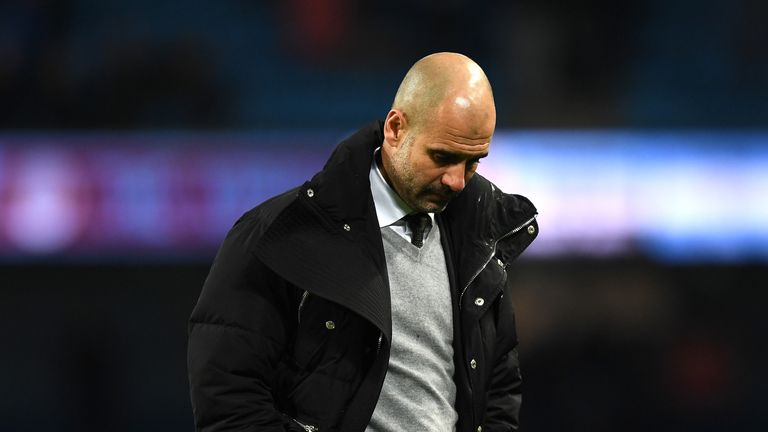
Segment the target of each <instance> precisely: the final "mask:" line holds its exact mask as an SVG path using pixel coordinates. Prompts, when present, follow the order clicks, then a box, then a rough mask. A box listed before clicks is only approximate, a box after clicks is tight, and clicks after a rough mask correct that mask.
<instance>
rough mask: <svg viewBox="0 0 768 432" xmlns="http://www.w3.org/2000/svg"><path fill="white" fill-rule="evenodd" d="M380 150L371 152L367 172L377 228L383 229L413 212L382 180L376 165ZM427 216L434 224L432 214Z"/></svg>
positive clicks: (382, 177)
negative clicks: (371, 159)
mask: <svg viewBox="0 0 768 432" xmlns="http://www.w3.org/2000/svg"><path fill="white" fill-rule="evenodd" d="M380 149H381V147H379V148H377V149H376V150H374V152H373V162H371V170H370V171H369V172H368V180H370V182H371V195H372V196H373V203H374V205H375V206H376V217H377V218H378V219H379V228H384V227H386V226H390V225H394V224H396V223H397V222H400V220H401V219H402V218H403V216H405V215H407V214H409V213H413V210H412V209H411V208H410V207H409V206H408V204H406V203H405V201H403V200H402V198H400V196H399V195H398V194H397V192H395V191H394V189H392V188H391V187H390V186H389V184H387V181H386V180H384V176H383V175H382V174H381V170H379V165H378V164H377V163H376V158H377V157H378V155H377V153H379V152H380ZM428 214H429V217H430V219H432V223H433V224H434V222H435V216H434V213H428Z"/></svg>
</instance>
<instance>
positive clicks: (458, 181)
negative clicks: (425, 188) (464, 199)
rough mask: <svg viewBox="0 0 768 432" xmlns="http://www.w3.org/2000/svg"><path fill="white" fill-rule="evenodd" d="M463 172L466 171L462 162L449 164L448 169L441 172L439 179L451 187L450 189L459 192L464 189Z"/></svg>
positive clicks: (464, 179)
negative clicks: (441, 175)
mask: <svg viewBox="0 0 768 432" xmlns="http://www.w3.org/2000/svg"><path fill="white" fill-rule="evenodd" d="M465 174H466V171H465V167H464V164H463V163H458V164H455V165H451V166H450V167H449V168H448V170H446V171H445V173H443V177H442V179H441V181H442V183H443V184H444V185H446V186H448V187H449V188H451V190H452V191H454V192H456V193H459V192H461V191H462V190H464V186H465V184H466V178H465Z"/></svg>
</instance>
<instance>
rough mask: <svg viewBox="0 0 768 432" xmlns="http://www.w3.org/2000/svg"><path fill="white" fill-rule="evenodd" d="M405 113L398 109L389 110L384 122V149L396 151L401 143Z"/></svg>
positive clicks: (404, 125)
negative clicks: (389, 148)
mask: <svg viewBox="0 0 768 432" xmlns="http://www.w3.org/2000/svg"><path fill="white" fill-rule="evenodd" d="M406 126H407V125H406V119H405V113H403V112H402V111H401V110H399V109H395V108H393V109H391V110H390V111H389V113H388V114H387V118H386V119H385V120H384V143H382V146H384V147H392V149H396V148H398V147H400V144H401V143H402V142H403V137H404V130H405V128H406Z"/></svg>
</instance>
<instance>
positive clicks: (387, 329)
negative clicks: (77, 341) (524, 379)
mask: <svg viewBox="0 0 768 432" xmlns="http://www.w3.org/2000/svg"><path fill="white" fill-rule="evenodd" d="M382 140H383V135H382V131H381V123H379V124H374V125H371V126H370V127H367V128H365V129H363V130H361V131H359V132H358V133H356V134H355V135H353V136H352V137H350V138H349V139H347V140H346V141H344V142H343V143H341V144H340V145H339V146H338V147H337V148H336V150H335V151H334V153H333V155H332V156H331V158H330V159H329V160H328V162H327V163H326V165H325V167H324V168H323V170H322V171H321V172H319V173H318V174H317V175H315V176H314V177H313V178H312V180H311V181H309V182H307V183H305V184H304V185H303V186H301V187H299V188H297V189H294V190H291V191H289V192H286V193H285V194H282V195H280V196H277V197H275V198H272V199H271V200H269V201H267V202H265V203H263V204H261V205H260V206H258V207H256V208H255V209H253V210H251V211H249V212H248V213H246V214H245V215H244V216H243V217H242V218H241V219H240V220H239V221H238V222H237V223H236V224H235V226H234V227H233V228H232V230H231V231H230V233H229V234H228V235H227V238H226V240H225V241H224V244H223V245H222V247H221V249H220V251H219V253H218V255H217V257H216V260H215V261H214V264H213V266H212V268H211V271H210V274H209V276H208V278H207V280H206V281H205V285H204V287H203V290H202V293H201V295H200V299H199V300H198V303H197V305H196V307H195V309H194V311H193V313H192V317H191V319H190V328H189V352H188V367H189V380H190V386H191V396H192V405H193V410H194V415H195V421H196V425H197V429H198V430H202V431H235V430H237V431H284V430H319V431H323V432H324V431H363V430H365V427H366V425H367V423H368V421H369V420H370V417H371V415H372V413H373V409H374V407H375V405H376V402H377V400H378V396H379V392H380V390H381V386H382V383H383V380H384V376H385V374H386V370H387V364H388V361H389V348H390V340H391V334H392V324H391V314H390V298H389V287H388V281H387V268H386V263H385V259H384V250H383V246H382V241H381V234H380V229H379V226H378V221H377V219H376V212H375V208H374V204H373V199H372V198H371V193H370V185H369V182H368V171H369V169H370V166H371V158H372V155H373V150H374V148H375V147H377V146H379V145H381V142H382ZM535 214H536V210H535V208H534V207H533V205H532V204H531V203H530V201H528V200H527V199H525V198H523V197H521V196H516V195H508V194H504V193H502V192H501V191H500V190H499V189H497V188H496V187H495V186H494V185H493V184H491V183H490V182H489V181H488V180H486V179H485V178H483V177H482V176H480V175H478V174H475V175H474V177H473V178H472V180H471V181H470V182H469V183H468V184H467V186H466V188H465V189H464V191H463V192H462V193H461V194H460V195H459V196H458V197H457V198H455V199H454V200H453V201H452V202H451V204H449V206H448V208H447V209H446V210H445V211H444V212H443V213H441V214H439V215H438V217H437V222H438V224H439V225H440V230H441V234H442V236H441V237H442V239H443V248H444V250H445V251H446V261H447V264H448V271H449V273H450V278H451V292H452V295H453V299H454V301H453V305H454V307H453V311H445V313H453V314H454V320H453V322H454V323H455V324H454V353H455V357H454V362H455V366H456V372H455V376H454V380H455V383H456V388H457V395H456V410H457V412H458V413H459V423H458V425H457V431H461V432H464V431H466V432H469V431H472V432H475V431H478V430H480V429H479V428H478V426H482V430H483V431H486V432H490V431H509V430H517V427H518V414H519V408H520V371H519V367H518V357H517V351H516V346H517V336H516V333H515V318H514V312H513V308H512V304H511V303H510V299H511V296H510V295H509V289H510V287H509V284H508V283H507V273H506V268H507V266H508V264H509V263H510V262H511V261H512V260H514V259H515V258H516V257H517V256H518V255H519V254H520V253H521V252H522V251H523V250H524V249H525V248H526V247H527V246H528V245H529V244H530V243H531V242H532V241H533V239H534V238H535V237H536V235H537V234H538V227H537V225H536V220H535ZM300 425H304V427H302V426H300ZM313 428H314V429H313Z"/></svg>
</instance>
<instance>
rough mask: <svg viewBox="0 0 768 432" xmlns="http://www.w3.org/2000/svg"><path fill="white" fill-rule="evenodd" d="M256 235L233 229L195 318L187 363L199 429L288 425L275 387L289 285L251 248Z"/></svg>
mask: <svg viewBox="0 0 768 432" xmlns="http://www.w3.org/2000/svg"><path fill="white" fill-rule="evenodd" d="M244 225H245V227H244ZM251 235H252V234H251V232H249V229H248V228H247V224H238V225H235V227H234V228H233V229H232V231H231V232H230V233H229V235H228V236H227V239H226V240H225V241H224V244H223V245H222V247H221V249H220V251H219V254H218V256H217V257H216V260H215V261H214V264H213V266H212V268H211V271H210V274H209V275H208V278H207V279H206V281H205V284H204V286H203V290H202V293H201V295H200V298H199V300H198V302H197V305H196V306H195V308H194V311H193V312H192V316H191V318H190V323H189V345H188V356H187V366H188V373H189V384H190V394H191V399H192V408H193V413H194V417H195V425H196V430H198V431H204V432H213V431H234V430H237V431H284V430H285V420H284V417H283V416H282V415H281V414H280V412H279V411H278V410H276V409H275V406H274V400H273V396H272V392H271V389H272V388H273V386H274V384H275V383H274V379H275V375H276V374H275V373H274V371H275V369H276V366H277V362H278V359H279V358H280V356H281V353H282V351H283V350H284V348H285V340H286V337H287V336H286V335H287V334H289V333H288V332H290V331H291V329H289V328H286V326H287V325H289V324H288V323H291V322H292V320H290V319H287V317H288V316H289V314H290V313H289V311H290V308H291V294H290V292H291V290H290V289H288V288H287V287H285V283H284V282H283V281H282V280H281V279H280V278H278V277H277V276H276V275H274V273H272V272H271V271H270V270H269V269H268V268H266V267H265V266H264V265H263V264H261V263H260V262H259V261H258V260H256V259H255V258H254V257H253V255H252V254H251V253H250V252H249V250H248V247H247V245H248V244H249V243H250V236H251Z"/></svg>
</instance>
